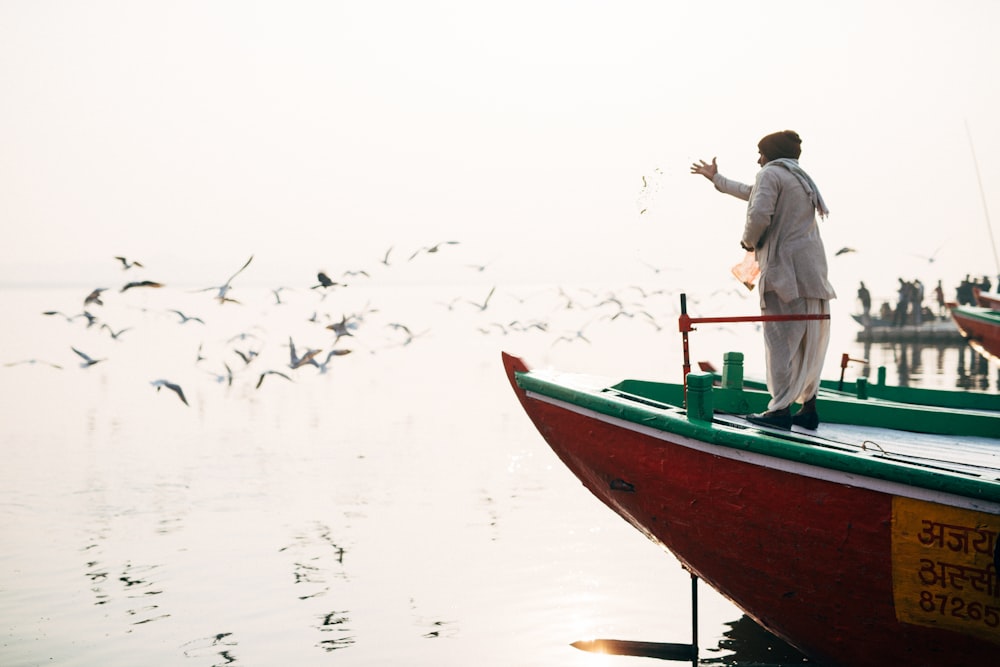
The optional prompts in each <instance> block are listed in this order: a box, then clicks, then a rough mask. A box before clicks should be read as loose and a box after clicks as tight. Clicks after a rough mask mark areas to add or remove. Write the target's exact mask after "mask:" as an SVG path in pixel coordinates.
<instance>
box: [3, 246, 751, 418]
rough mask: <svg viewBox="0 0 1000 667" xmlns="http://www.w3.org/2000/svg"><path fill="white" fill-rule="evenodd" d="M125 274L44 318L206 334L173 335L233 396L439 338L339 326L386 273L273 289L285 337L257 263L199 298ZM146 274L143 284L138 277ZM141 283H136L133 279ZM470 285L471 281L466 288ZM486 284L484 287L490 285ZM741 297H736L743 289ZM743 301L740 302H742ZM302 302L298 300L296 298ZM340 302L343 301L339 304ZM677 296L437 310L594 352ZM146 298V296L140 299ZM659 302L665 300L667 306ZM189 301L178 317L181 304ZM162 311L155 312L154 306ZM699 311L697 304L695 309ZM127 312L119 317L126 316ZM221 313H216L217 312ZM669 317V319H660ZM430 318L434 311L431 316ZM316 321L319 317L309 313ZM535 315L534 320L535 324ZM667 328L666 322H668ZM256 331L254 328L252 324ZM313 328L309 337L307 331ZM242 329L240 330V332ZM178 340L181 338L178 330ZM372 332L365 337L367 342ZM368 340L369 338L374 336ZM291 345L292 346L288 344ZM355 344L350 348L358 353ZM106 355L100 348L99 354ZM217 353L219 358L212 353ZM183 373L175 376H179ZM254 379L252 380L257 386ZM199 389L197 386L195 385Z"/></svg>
mask: <svg viewBox="0 0 1000 667" xmlns="http://www.w3.org/2000/svg"><path fill="white" fill-rule="evenodd" d="M458 243H459V242H458V241H445V242H440V243H435V244H433V245H429V246H423V247H420V248H418V249H416V250H414V251H413V252H411V253H409V254H408V255H404V258H405V259H403V260H401V261H399V262H396V261H394V260H393V259H392V253H393V249H392V248H390V249H389V250H387V251H386V252H385V254H384V255H383V256H382V257H381V258H380V259H379V260H378V265H379V266H377V267H376V269H379V270H385V269H386V268H388V267H390V266H393V267H395V266H397V264H404V263H408V262H412V261H415V260H417V259H418V258H419V257H421V256H422V255H430V256H434V255H437V254H438V253H440V252H441V251H442V250H443V249H444V248H446V247H450V246H454V245H457V244H458ZM113 259H114V261H115V262H117V263H119V264H120V266H121V271H123V272H125V273H126V274H127V275H128V279H127V280H125V281H124V282H123V283H122V285H121V286H120V287H119V288H117V290H114V289H112V288H109V287H104V286H102V287H96V288H94V289H92V290H90V291H89V292H87V293H86V294H85V295H83V298H82V301H83V309H82V311H81V312H78V313H75V314H68V313H72V311H71V310H70V309H68V308H67V309H65V310H56V309H52V310H44V311H42V315H43V316H45V317H49V318H53V319H61V320H63V321H64V322H66V323H68V324H70V325H73V326H74V330H75V328H76V327H80V328H82V329H84V330H90V332H89V333H88V335H90V336H91V338H90V341H94V340H95V339H94V338H93V336H94V332H98V333H102V334H103V333H104V332H106V333H107V336H108V338H109V339H110V340H111V341H114V342H116V343H120V342H122V341H125V343H126V344H132V343H131V342H130V341H132V340H139V339H142V338H144V337H145V336H144V335H142V334H135V333H130V332H132V331H133V330H134V329H136V328H142V327H143V326H144V325H148V324H149V322H150V320H153V321H154V323H155V324H156V325H157V326H158V327H161V328H162V327H165V326H166V327H169V326H170V325H169V324H165V323H164V322H162V321H158V320H164V319H172V320H173V322H174V324H173V326H174V327H181V328H182V330H184V331H186V332H190V331H192V329H195V330H197V331H198V332H199V333H198V334H194V338H192V337H191V336H178V335H177V334H175V333H163V331H160V333H159V335H160V337H161V338H162V336H164V335H166V336H167V337H168V339H169V341H170V342H172V343H173V342H177V343H179V342H180V341H183V340H187V341H189V342H191V343H192V344H193V341H195V340H197V350H196V351H194V350H192V351H191V352H192V357H193V365H194V366H195V367H196V368H198V369H199V370H200V371H201V372H203V373H205V374H207V375H209V376H211V377H212V378H213V380H214V381H215V382H217V383H221V384H224V385H226V386H229V387H231V386H233V384H234V382H235V381H236V380H238V379H239V380H243V381H244V384H245V386H246V387H247V388H249V387H252V388H253V390H260V389H261V387H262V386H263V385H264V383H265V380H267V379H268V378H272V381H273V379H275V378H277V379H280V380H283V381H287V382H294V381H295V380H296V378H297V377H299V376H300V374H301V373H303V372H305V371H306V370H309V371H310V372H313V373H316V374H326V373H328V372H330V371H331V369H332V367H333V366H332V365H336V364H337V363H338V362H337V361H336V360H337V359H339V358H341V357H343V356H345V355H348V354H351V353H352V352H355V351H358V350H359V348H360V350H363V351H367V352H368V353H375V352H376V351H378V350H379V349H382V348H385V347H405V346H408V345H410V344H412V343H413V342H414V341H416V340H417V339H419V338H421V337H422V336H424V335H425V334H427V333H428V332H429V331H430V329H429V327H428V328H424V329H422V330H419V331H418V330H417V328H416V327H414V326H412V325H409V324H404V323H402V322H400V321H393V320H386V317H387V316H386V315H384V314H382V315H380V316H379V317H380V318H381V319H382V320H383V321H382V323H381V324H382V326H381V327H378V329H379V330H380V331H381V332H382V335H381V338H380V339H379V341H380V345H374V344H372V342H371V341H372V340H373V339H375V338H376V336H374V335H372V334H370V333H368V332H369V331H370V330H371V329H372V328H373V327H374V326H377V322H374V320H377V319H378V318H376V317H375V314H376V313H380V311H379V309H376V308H373V307H371V305H370V303H365V305H364V306H363V307H361V308H356V309H354V310H353V312H349V313H348V312H340V313H338V315H337V316H334V315H332V314H331V313H330V312H327V311H329V310H330V307H331V305H332V304H333V303H334V302H335V303H336V305H337V307H340V308H343V307H344V303H345V302H346V301H347V300H346V299H343V298H342V297H343V296H344V295H345V294H347V293H348V292H350V291H352V290H353V288H352V287H351V286H352V285H357V284H358V283H357V282H355V281H365V280H369V279H371V278H372V274H373V273H374V271H375V270H376V269H350V270H344V271H342V272H337V273H334V272H329V271H323V270H321V271H318V272H317V273H316V276H315V282H313V281H312V280H308V281H305V280H303V281H301V282H300V284H299V285H298V286H281V287H275V288H272V289H270V293H271V296H272V297H273V302H270V303H269V305H268V306H267V307H268V311H274V310H277V307H279V306H285V308H282V309H281V310H282V311H284V312H283V315H282V317H283V319H282V322H283V324H282V325H281V326H284V327H286V328H285V329H284V330H282V331H279V332H270V331H266V330H265V328H264V327H260V326H256V325H255V324H254V323H255V322H256V321H257V320H258V319H260V317H261V315H262V312H261V310H260V307H261V306H260V303H259V295H260V290H257V291H256V292H255V295H256V297H258V298H257V301H252V300H251V301H245V299H246V298H247V297H245V296H244V294H248V295H249V291H248V292H244V291H243V289H242V287H240V289H237V287H238V286H240V285H241V280H240V278H241V276H243V274H244V272H246V271H247V270H248V268H249V267H251V265H252V264H253V262H254V257H253V256H251V257H249V258H248V259H247V260H246V261H245V262H243V263H242V265H240V266H239V268H238V269H237V270H235V271H234V272H232V273H231V274H230V275H229V276H228V277H227V278H226V279H225V281H223V282H221V284H218V285H212V286H209V287H204V288H196V289H186V290H185V289H181V288H177V289H172V288H170V287H168V283H167V282H166V281H162V280H150V279H146V278H144V277H142V274H143V273H144V272H145V271H148V269H147V268H146V266H145V265H144V264H143V263H142V262H140V261H136V260H134V259H129V258H127V257H125V256H116V257H114V258H113ZM464 266H465V267H467V270H472V271H475V272H476V273H477V274H478V273H484V272H486V268H487V265H484V264H466V265H464ZM646 266H647V268H649V269H653V271H654V274H655V273H658V272H659V270H658V269H655V267H652V266H651V265H646ZM137 274H138V275H137ZM133 276H135V278H134V279H133ZM456 282H458V283H461V282H462V281H461V276H459V277H458V280H457V281H456ZM480 282H481V281H480ZM731 291H733V292H736V289H735V288H733V289H732V290H731ZM737 293H738V292H737ZM154 294H155V295H157V296H158V297H162V298H160V299H154V298H147V297H152V295H154ZM293 294H294V295H295V299H292V295H293ZM334 294H336V295H337V296H336V297H335V298H330V299H329V300H328V297H331V296H332V295H334ZM674 294H675V293H674V292H670V291H667V290H664V289H662V288H659V289H658V288H648V287H643V286H641V285H632V286H629V287H627V288H622V289H620V290H619V291H618V293H614V292H612V291H607V290H604V291H600V290H587V289H583V288H579V289H574V290H570V289H567V288H563V287H549V288H544V289H540V290H539V291H537V292H535V293H532V294H529V295H527V296H522V295H518V294H516V293H514V292H513V291H511V290H505V289H504V288H502V287H501V288H499V289H498V287H497V286H495V285H494V286H492V287H490V288H489V289H488V290H487V291H486V293H485V295H484V296H483V297H482V298H480V299H476V298H469V297H468V296H467V295H466V296H460V297H452V298H450V299H448V300H446V301H440V300H439V301H436V302H434V303H433V304H430V307H435V306H436V307H437V308H442V309H444V312H443V313H442V314H441V315H438V316H436V317H435V318H434V323H435V326H436V325H437V324H438V323H439V322H440V321H441V320H442V319H443V318H444V317H446V315H447V312H450V311H462V312H464V313H467V314H468V317H467V318H465V319H462V320H461V321H462V322H466V323H467V322H469V321H470V319H471V321H473V322H474V327H475V328H474V330H473V331H470V332H468V335H470V336H472V335H485V336H496V335H508V334H514V333H522V334H523V333H532V334H535V335H544V334H547V336H548V337H547V340H550V341H551V343H550V345H552V346H555V345H563V344H571V343H590V342H591V339H590V337H589V336H590V334H589V330H590V328H591V327H592V326H595V325H596V324H597V323H599V322H605V323H611V322H619V323H620V322H623V321H632V322H638V323H641V324H642V326H644V327H652V328H653V330H655V331H659V330H661V329H662V328H663V324H661V320H662V319H663V318H664V316H665V313H664V312H663V310H664V306H663V304H665V303H666V302H667V300H669V301H670V302H671V303H673V301H674V298H673V296H674ZM139 295H142V296H139ZM201 295H209V296H210V299H205V298H204V297H203V296H201ZM501 296H502V297H504V298H506V299H507V300H508V301H507V304H506V305H507V306H508V307H507V308H506V310H505V309H504V308H503V307H499V308H498V306H497V304H496V300H497V299H498V298H500V297H501ZM658 299H662V300H663V301H662V302H660V301H658ZM181 300H186V301H185V302H184V303H183V304H182V305H181V306H179V307H178V305H177V302H178V301H181ZM151 301H152V302H153V304H154V305H152V306H151V305H150V302H151ZM213 301H214V302H215V303H216V304H217V305H218V306H224V307H225V312H224V313H223V314H224V315H225V317H222V316H216V315H210V314H209V312H210V311H209V310H206V308H208V305H207V304H210V303H212V302H213ZM290 303H294V305H299V306H301V305H303V304H304V306H305V310H302V311H301V312H299V314H298V316H295V315H289V314H288V313H289V311H290V309H289V308H287V306H288V305H289V304H290ZM689 303H691V301H690V300H689ZM116 307H117V309H116ZM215 307H216V306H212V307H211V308H215ZM657 309H659V310H657ZM425 310H426V309H425ZM666 310H667V314H670V315H674V314H676V313H677V308H676V306H673V307H671V308H667V309H666ZM136 311H138V312H139V314H140V315H139V319H138V320H136V318H135V317H134V315H133V317H132V321H130V322H128V323H127V324H126V325H125V326H119V325H117V324H116V325H113V324H112V320H113V319H115V318H123V317H124V315H123V314H124V313H135V312H136ZM240 311H243V312H245V313H246V317H243V318H240V317H233V316H232V315H233V314H234V313H236V312H240ZM309 311H311V315H307V313H308V312H309ZM497 311H501V312H513V313H515V314H516V317H515V318H496V317H495V316H494V315H493V313H495V312H497ZM529 313H533V315H531V316H530V317H529V316H528V315H529ZM664 321H665V320H664ZM206 322H208V323H216V322H225V323H226V326H227V327H230V330H228V331H222V332H218V331H216V334H215V336H214V337H213V338H212V339H211V340H210V339H208V338H206V337H207V336H209V330H210V327H209V326H208V325H207V324H206ZM248 323H249V324H248ZM302 327H306V328H302ZM233 329H237V330H233ZM174 331H176V330H174ZM363 332H365V333H363ZM303 333H304V334H305V336H306V337H310V338H312V339H313V341H315V340H316V339H317V338H319V336H322V337H323V342H322V343H321V344H318V345H315V346H310V345H302V344H298V345H297V344H296V342H295V337H296V336H298V335H300V334H303ZM366 334H367V335H366ZM265 336H267V337H269V338H270V339H271V340H272V341H273V339H274V338H276V337H277V338H278V339H279V341H280V342H279V343H278V346H280V347H281V348H287V353H285V354H287V356H286V357H285V362H284V363H283V364H281V365H278V364H276V363H274V361H273V359H272V360H271V361H267V362H262V361H261V359H262V358H263V355H262V351H263V349H264V347H266V342H267V341H265V340H264V337H265ZM285 341H287V342H285ZM345 341H350V342H351V343H352V344H351V345H348V344H347V343H346V342H345ZM95 346H96V344H95ZM101 347H102V348H103V350H104V353H103V355H95V354H93V353H92V351H91V350H90V349H89V348H87V346H85V345H84V344H81V343H78V342H74V343H73V344H72V345H70V346H69V349H70V350H71V352H72V353H73V354H75V355H76V357H75V358H77V359H78V361H79V367H80V368H82V369H91V368H93V367H94V366H96V365H98V364H101V363H106V362H108V361H109V359H110V358H112V352H109V351H107V347H108V343H107V341H105V344H104V345H102V346H101ZM212 347H215V348H217V349H214V350H210V349H209V348H212ZM22 364H39V365H47V366H50V367H52V368H56V369H62V368H63V366H62V364H60V363H55V362H52V361H47V360H44V359H37V358H32V359H23V360H20V361H13V362H9V363H6V364H5V366H8V367H9V366H17V365H22ZM172 373H173V371H172ZM244 378H250V380H249V382H247V381H245V380H244ZM185 381H190V380H185ZM148 382H149V385H150V386H151V387H153V388H155V390H156V391H157V392H159V391H161V390H163V389H166V390H168V392H172V393H173V394H174V395H175V396H176V397H177V399H178V400H179V401H181V402H182V403H183V404H184V405H190V403H189V401H190V399H191V395H190V393H185V390H184V388H183V387H182V385H181V382H180V381H179V380H178V379H177V378H176V377H171V378H166V377H155V376H154V379H150V380H148Z"/></svg>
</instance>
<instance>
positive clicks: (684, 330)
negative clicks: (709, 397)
mask: <svg viewBox="0 0 1000 667" xmlns="http://www.w3.org/2000/svg"><path fill="white" fill-rule="evenodd" d="M828 319H830V314H829V313H819V314H815V315H739V316H735V317H691V316H690V315H688V314H687V294H684V293H681V315H680V317H679V318H678V320H677V328H678V329H679V330H680V332H681V341H682V344H683V346H684V369H683V370H684V407H685V408H686V407H687V374H688V373H690V372H691V359H690V351H689V349H688V332H689V331H694V330H695V328H694V327H693V326H691V325H692V324H717V323H723V322H727V323H728V322H793V321H797V320H828ZM844 357H847V355H846V354H845V355H844ZM851 361H863V360H861V359H851ZM846 363H847V362H846V361H842V364H844V365H846ZM841 381H843V371H841Z"/></svg>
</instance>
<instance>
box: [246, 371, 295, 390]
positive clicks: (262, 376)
mask: <svg viewBox="0 0 1000 667" xmlns="http://www.w3.org/2000/svg"><path fill="white" fill-rule="evenodd" d="M268 375H277V376H279V377H283V378H285V379H286V380H288V381H289V382H293V380H292V378H290V377H288V376H287V375H285V374H284V373H282V372H281V371H264V372H263V373H261V374H260V378H259V379H258V380H257V386H256V387H254V389H260V385H262V384H264V378H265V377H267V376H268Z"/></svg>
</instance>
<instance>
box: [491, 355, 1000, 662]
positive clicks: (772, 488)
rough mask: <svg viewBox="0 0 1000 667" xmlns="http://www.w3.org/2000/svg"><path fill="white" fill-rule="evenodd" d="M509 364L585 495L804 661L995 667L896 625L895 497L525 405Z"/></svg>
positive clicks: (968, 646)
mask: <svg viewBox="0 0 1000 667" xmlns="http://www.w3.org/2000/svg"><path fill="white" fill-rule="evenodd" d="M504 363H505V366H506V368H507V372H508V377H509V378H510V380H511V384H512V386H513V387H514V390H515V392H516V394H517V396H518V398H519V399H520V401H521V403H522V405H523V407H524V409H525V411H526V412H527V413H528V415H529V417H530V418H531V420H532V421H533V422H534V424H535V426H536V427H537V428H538V430H539V432H540V433H541V434H542V436H543V437H544V438H545V440H546V441H547V442H548V443H549V445H550V446H551V447H552V449H553V450H554V451H555V453H556V454H557V455H558V456H559V458H560V459H561V460H562V461H563V462H564V463H565V464H566V466H567V467H568V468H569V469H570V470H571V471H573V473H574V474H575V475H576V476H577V477H578V478H579V479H580V480H581V481H582V482H583V484H584V486H586V487H587V489H589V490H590V491H591V492H592V493H593V494H594V495H595V496H597V497H598V498H600V499H601V501H603V502H604V503H605V504H606V505H608V506H609V507H610V508H611V509H613V510H614V511H615V512H617V513H618V514H619V515H620V516H622V517H623V518H624V519H625V520H626V521H628V522H629V523H631V524H632V525H633V526H634V527H635V528H637V529H638V530H640V531H641V532H643V533H645V534H646V535H648V536H649V537H650V538H652V539H654V540H655V541H658V542H660V543H662V544H663V545H664V546H665V547H666V548H668V549H669V550H670V551H671V552H673V553H674V554H675V555H676V556H677V557H678V559H680V560H681V561H682V562H683V563H684V564H685V565H686V566H687V567H689V568H690V569H691V570H692V571H693V572H694V573H695V574H697V575H698V576H700V577H701V578H702V579H704V580H705V581H706V582H707V583H709V584H710V585H711V586H713V587H714V588H715V589H716V590H718V591H719V592H721V593H722V594H723V595H725V596H726V597H728V598H729V599H731V600H732V601H733V602H734V603H735V604H736V605H737V606H738V607H740V608H741V609H742V610H744V611H745V612H746V613H747V614H748V615H749V616H751V617H753V618H754V619H756V620H757V621H758V622H759V623H760V624H761V625H763V626H764V627H766V628H768V629H769V630H771V631H772V632H774V633H775V634H777V635H778V636H780V637H782V638H783V639H784V640H786V641H787V642H789V643H790V644H792V645H794V646H796V647H797V648H799V649H800V650H801V651H802V652H803V653H805V654H806V655H808V656H810V657H811V658H812V659H814V660H817V661H818V662H821V663H824V664H831V665H849V666H851V667H868V666H871V667H885V666H886V665H908V666H914V667H916V666H922V665H926V666H928V667H931V666H933V667H940V666H942V665H978V664H992V662H993V661H995V660H996V658H997V655H998V653H1000V647H998V646H997V645H996V644H991V643H987V642H985V641H982V640H979V639H976V638H972V637H968V636H965V635H957V634H955V633H952V632H949V631H945V630H939V629H935V628H927V627H918V626H914V625H908V624H905V623H900V622H899V621H897V620H896V616H895V611H894V606H893V591H892V570H891V560H890V551H891V517H892V497H891V496H889V495H887V494H883V493H879V492H877V491H872V490H867V489H861V488H856V487H851V486H847V485H844V484H837V483H833V482H827V481H822V480H817V479H813V478H807V477H804V476H802V475H799V474H795V473H793V472H784V471H781V470H775V469H772V468H766V467H762V466H758V465H754V464H751V463H747V462H744V461H736V460H732V459H728V458H723V457H721V456H717V455H714V454H711V453H709V452H706V451H701V450H699V449H694V448H691V447H686V446H682V445H679V444H675V443H673V442H669V441H667V440H662V439H660V438H656V437H653V436H651V435H648V434H644V433H640V432H637V431H635V430H630V429H627V428H622V427H620V426H618V425H616V424H609V423H607V422H606V421H604V420H601V419H597V418H594V417H589V416H585V415H581V414H578V413H576V412H572V411H569V410H566V409H564V408H563V407H561V406H558V405H553V404H551V403H548V402H543V401H540V400H537V399H534V398H531V397H528V396H527V395H526V394H525V392H524V391H523V390H522V389H521V388H520V387H518V386H517V383H516V380H515V378H514V372H516V371H521V372H523V371H526V370H527V368H526V367H525V366H524V364H523V362H521V361H520V360H519V359H516V358H514V357H510V356H509V355H504ZM622 482H624V484H623V483H622ZM613 483H614V484H613ZM614 489H630V490H628V491H624V490H614Z"/></svg>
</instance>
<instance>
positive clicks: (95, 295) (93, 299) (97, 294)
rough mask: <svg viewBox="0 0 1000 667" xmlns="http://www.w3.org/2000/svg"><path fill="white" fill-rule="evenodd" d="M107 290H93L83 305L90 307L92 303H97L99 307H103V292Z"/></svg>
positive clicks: (99, 288)
mask: <svg viewBox="0 0 1000 667" xmlns="http://www.w3.org/2000/svg"><path fill="white" fill-rule="evenodd" d="M107 289H108V288H107V287H98V288H97V289H95V290H93V291H92V292H91V293H90V294H88V295H87V296H86V298H84V300H83V305H84V306H88V305H90V304H92V303H96V304H97V305H98V306H103V305H104V302H103V301H101V292H104V291H106V290H107Z"/></svg>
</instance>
